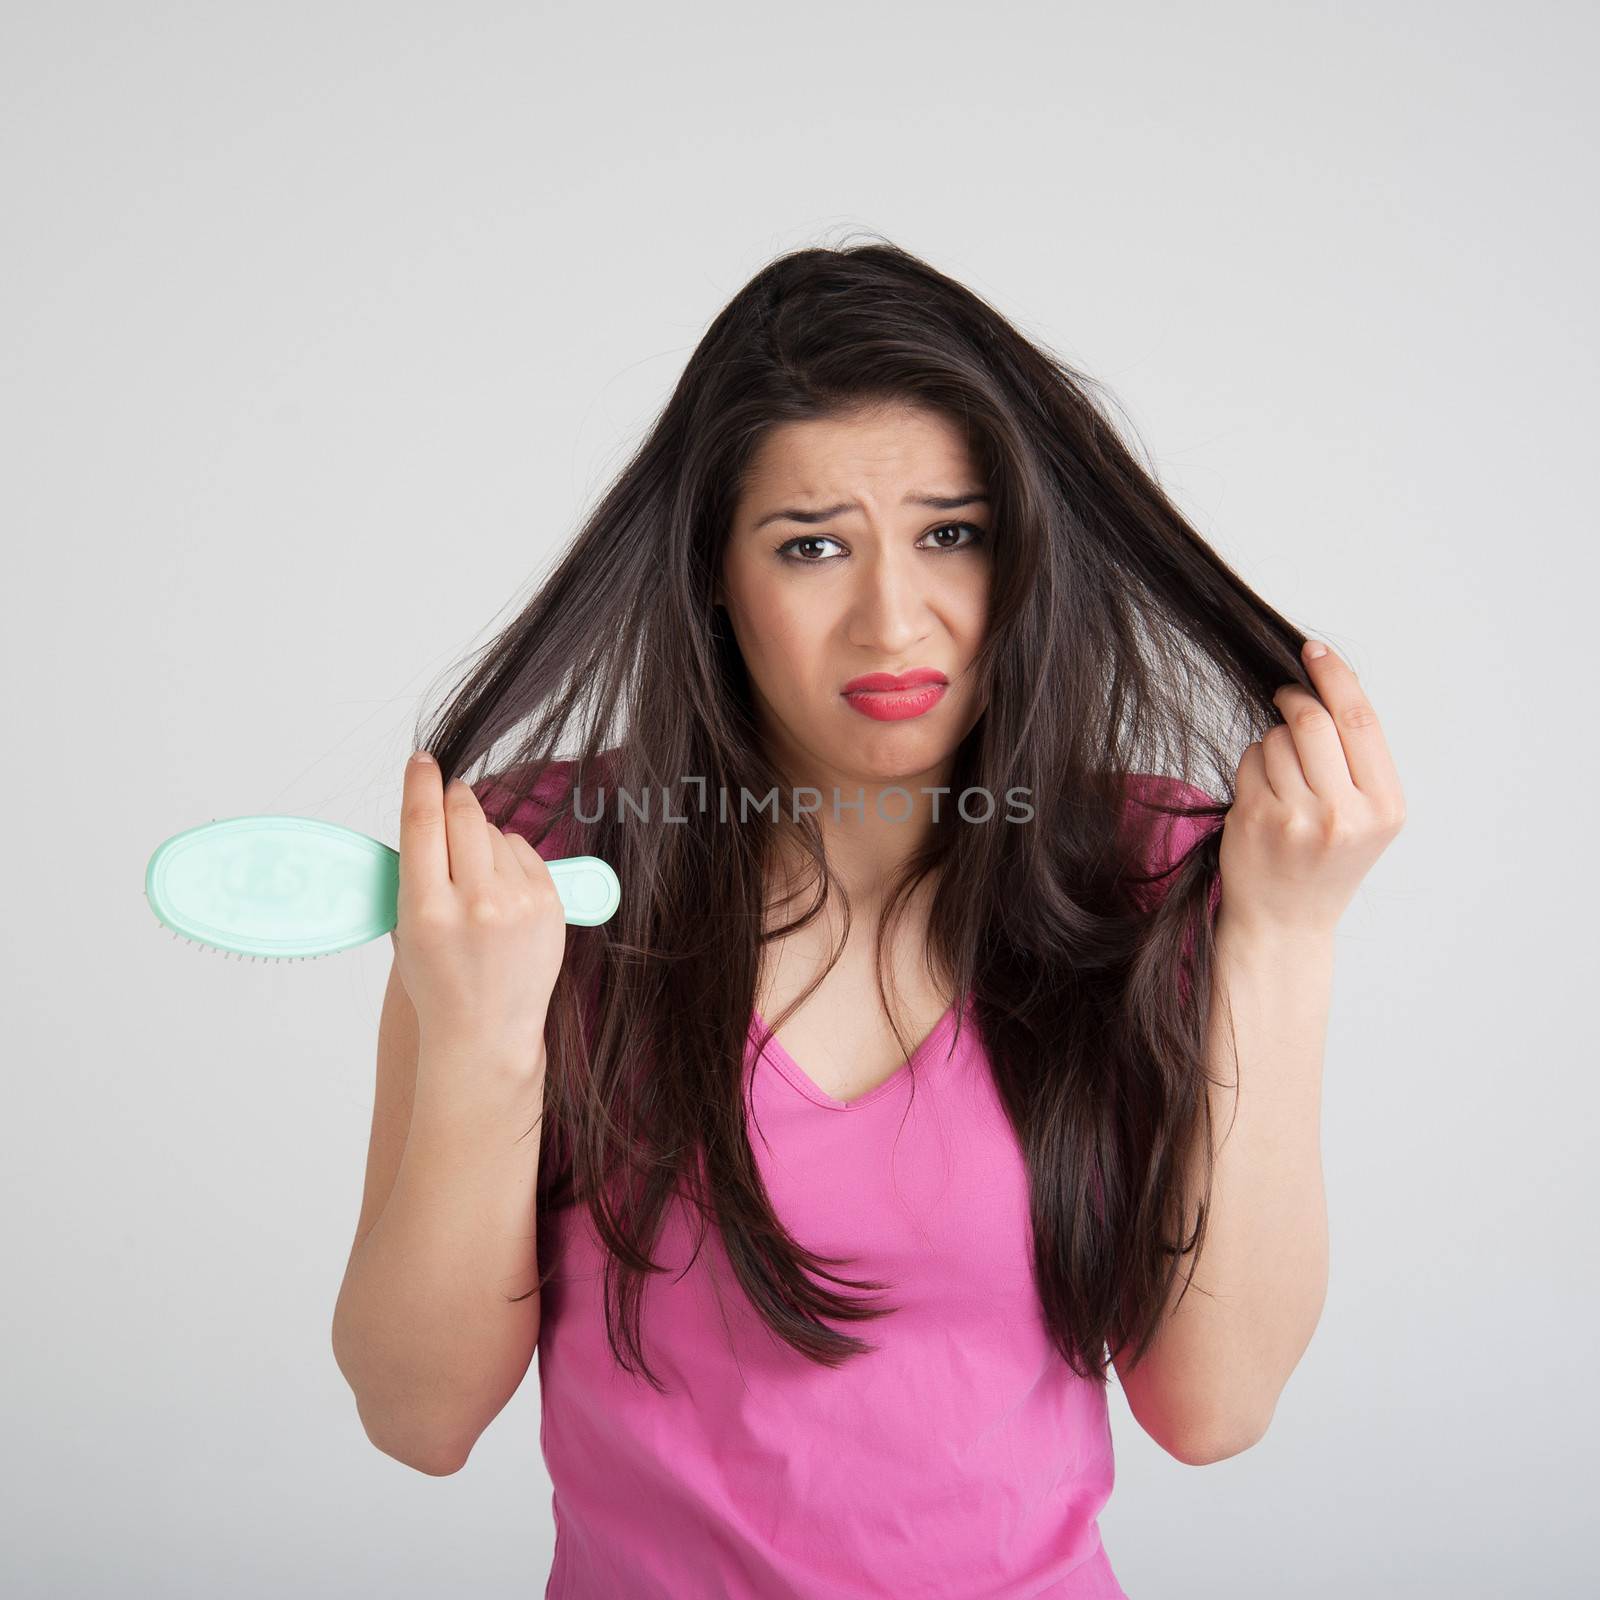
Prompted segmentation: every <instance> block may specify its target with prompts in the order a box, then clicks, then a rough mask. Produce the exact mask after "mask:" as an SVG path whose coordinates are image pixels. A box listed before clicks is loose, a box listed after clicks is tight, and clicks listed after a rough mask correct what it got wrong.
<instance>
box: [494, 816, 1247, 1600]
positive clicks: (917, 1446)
mask: <svg viewBox="0 0 1600 1600" xmlns="http://www.w3.org/2000/svg"><path fill="white" fill-rule="evenodd" d="M491 788H492V786H491ZM1177 792H1180V793H1182V794H1183V795H1184V796H1185V798H1189V799H1193V798H1196V797H1199V791H1197V790H1194V789H1191V788H1188V787H1187V786H1177ZM480 797H481V798H485V799H486V809H489V805H488V800H489V798H490V795H489V791H488V790H486V789H480ZM524 814H525V815H526V813H524ZM490 815H491V816H492V817H494V816H495V815H496V814H495V812H494V811H493V810H490ZM496 820H499V819H498V818H497V819H496ZM501 825H502V826H506V825H507V824H506V823H505V822H503V821H502V822H501ZM1164 826H1165V825H1164ZM1192 837H1193V825H1187V826H1186V829H1185V831H1184V833H1183V836H1182V837H1181V838H1176V836H1174V838H1175V844H1176V848H1177V849H1182V848H1184V847H1186V846H1187V844H1188V843H1189V842H1190V840H1191V839H1192ZM541 853H543V854H544V855H546V857H547V858H548V857H551V856H554V855H556V854H560V853H564V851H563V849H562V847H561V845H560V844H559V842H552V841H550V840H547V841H546V842H545V843H544V845H542V846H541ZM1214 907H1215V901H1213V909H1214ZM763 1031H764V1027H763V1024H762V1019H761V1018H760V1017H752V1019H751V1024H750V1031H749V1034H748V1036H747V1041H746V1049H745V1075H744V1082H745V1091H746V1095H747V1116H748V1119H749V1125H750V1136H751V1142H752V1145H753V1147H754V1152H755V1156H756V1160H757V1163H758V1166H759V1168H760V1171H761V1175H762V1178H763V1180H764V1182H765V1184H766V1187H767V1191H768V1193H769V1194H770V1196H771V1198H772V1203H773V1206H774V1208H775V1209H776V1211H777V1214H778V1216H779V1218H780V1219H781V1220H782V1221H783V1223H784V1225H785V1226H786V1227H787V1228H788V1229H789V1230H790V1231H791V1232H792V1233H793V1234H794V1235H795V1237H796V1238H797V1239H798V1240H799V1241H800V1242H801V1243H802V1244H803V1245H805V1246H806V1247H808V1248H809V1249H812V1250H814V1251H817V1252H819V1253H821V1254H823V1255H832V1256H839V1257H846V1258H849V1260H848V1264H847V1265H846V1266H844V1267H842V1268H840V1269H839V1270H840V1271H841V1273H842V1274H843V1275H844V1276H847V1277H852V1278H871V1279H877V1280H879V1281H881V1282H884V1283H886V1284H888V1285H890V1286H891V1287H890V1288H889V1289H888V1290H887V1291H886V1292H885V1293H884V1295H883V1296H882V1297H881V1300H880V1302H879V1303H882V1304H888V1305H892V1306H893V1307H895V1309H894V1310H893V1311H891V1312H890V1314H889V1315H888V1316H885V1317H881V1318H878V1319H876V1320H874V1321H868V1322H864V1323H858V1324H855V1325H854V1326H853V1327H852V1328H851V1330H850V1331H852V1332H854V1333H856V1334H858V1335H859V1336H860V1337H862V1338H863V1339H865V1340H867V1341H868V1342H870V1343H873V1344H876V1345H878V1346H879V1348H878V1349H877V1350H876V1351H874V1352H872V1353H870V1354H867V1355H864V1356H856V1357H852V1358H850V1359H848V1360H847V1361H845V1362H844V1364H843V1365H842V1366H841V1367H840V1368H839V1369H837V1370H829V1369H828V1368H826V1367H822V1366H818V1365H817V1364H815V1363H814V1362H811V1361H809V1360H807V1359H806V1358H805V1357H803V1356H801V1355H800V1354H798V1353H797V1352H796V1351H794V1350H792V1349H790V1347H789V1346H787V1345H786V1344H784V1343H783V1342H782V1341H780V1340H779V1339H777V1338H776V1336H775V1335H773V1334H772V1333H771V1332H770V1330H768V1328H767V1327H766V1325H765V1323H763V1322H762V1321H761V1319H760V1318H759V1317H758V1316H757V1315H756V1314H755V1312H754V1311H753V1310H752V1309H751V1308H750V1306H749V1304H748V1302H747V1301H746V1299H745V1296H744V1294H743V1291H742V1290H741V1289H740V1287H739V1285H738V1281H737V1279H736V1278H735V1277H734V1275H733V1271H732V1268H731V1266H730V1265H729V1263H728V1260H727V1256H726V1254H725V1252H724V1250H723V1247H722V1242H721V1237H720V1235H719V1234H718V1233H717V1232H716V1230H715V1229H714V1228H713V1229H711V1230H710V1231H709V1232H708V1233H707V1235H706V1238H705V1242H704V1245H703V1247H702V1248H701V1250H700V1252H699V1255H698V1257H697V1258H695V1259H694V1260H693V1262H692V1264H691V1257H693V1256H694V1247H695V1239H696V1233H697V1223H696V1221H695V1219H694V1217H693V1215H692V1214H691V1213H690V1212H689V1211H687V1210H686V1209H685V1207H684V1205H683V1203H682V1202H681V1201H675V1202H674V1203H673V1206H672V1207H671V1209H669V1211H668V1214H667V1222H666V1226H665V1228H664V1230H663V1233H662V1236H661V1239H660V1241H659V1242H658V1244H657V1246H656V1249H655V1259H656V1260H657V1262H659V1263H661V1264H663V1265H665V1266H667V1267H668V1268H670V1271H668V1272H667V1273H664V1274H658V1275H653V1276H651V1277H650V1278H649V1279H648V1280H647V1281H646V1284H645V1288H644V1294H643V1300H642V1323H641V1329H642V1338H643V1340H644V1348H645V1353H646V1355H647V1356H648V1357H649V1359H650V1362H651V1365H652V1366H653V1367H654V1369H655V1371H656V1373H657V1375H658V1376H659V1377H660V1378H661V1380H662V1381H663V1383H665V1384H666V1385H667V1386H668V1391H669V1392H668V1393H667V1394H665V1395H663V1394H660V1393H658V1392H657V1391H656V1390H655V1389H653V1388H652V1387H651V1386H650V1385H649V1383H648V1382H646V1381H645V1380H644V1379H643V1378H636V1377H634V1376H632V1375H631V1374H629V1373H627V1372H625V1371H623V1370H622V1369H621V1368H620V1367H618V1366H617V1364H616V1362H615V1360H614V1358H613V1356H612V1352H611V1348H610V1345H609V1343H608V1342H607V1339H606V1322H605V1304H604V1278H603V1271H604V1260H603V1256H602V1253H601V1248H600V1245H599V1243H598V1241H597V1239H596V1238H595V1235H594V1232H593V1229H592V1226H591V1223H590V1219H589V1215H588V1211H587V1209H586V1208H584V1207H581V1206H569V1207H567V1208H565V1209H563V1210H560V1211H556V1212H554V1213H541V1215H540V1218H539V1229H540V1244H541V1254H543V1253H544V1251H545V1250H546V1249H548V1250H549V1251H550V1252H552V1254H551V1256H550V1258H549V1259H550V1260H551V1261H553V1263H554V1276H553V1277H552V1278H551V1280H550V1281H549V1282H548V1283H547V1284H546V1285H545V1288H544V1291H543V1295H542V1298H541V1305H540V1335H539V1344H538V1349H537V1360H538V1368H539V1383H540V1390H541V1396H542V1407H543V1414H542V1419H541V1422H540V1430H539V1434H540V1445H541V1448H542V1450H543V1454H544V1459H545V1464H546V1467H547V1469H548V1471H549V1474H550V1478H551V1482H552V1484H553V1486H554V1494H553V1497H552V1510H553V1513H554V1518H555V1525H556V1549H555V1558H554V1563H553V1566H552V1568H551V1572H550V1577H549V1582H548V1586H547V1588H546V1590H545V1596H546V1600H834V1597H837V1600H949V1597H952V1596H959V1597H963V1600H967V1597H976V1596H984V1597H985V1600H1024V1597H1026V1600H1127V1597H1126V1594H1125V1592H1124V1590H1123V1589H1122V1587H1121V1585H1120V1584H1119V1583H1118V1581H1117V1579H1116V1577H1115V1575H1114V1574H1113V1572H1112V1568H1111V1564H1110V1561H1109V1560H1108V1558H1107V1555H1106V1552H1105V1550H1104V1548H1103V1547H1102V1545H1101V1541H1100V1530H1099V1526H1098V1523H1097V1520H1096V1519H1097V1517H1098V1515H1099V1512H1100V1510H1101V1508H1102V1506H1104V1505H1105V1503H1106V1501H1107V1499H1108V1497H1109V1496H1110V1493H1111V1488H1112V1483H1113V1479H1114V1466H1113V1459H1112V1441H1111V1428H1110V1421H1109V1417H1108V1413H1107V1402H1106V1395H1105V1391H1104V1390H1103V1389H1102V1388H1101V1387H1100V1386H1099V1385H1097V1384H1095V1383H1094V1382H1092V1381H1091V1380H1088V1379H1084V1378H1080V1377H1078V1376H1077V1375H1076V1374H1074V1373H1073V1371H1072V1370H1071V1368H1070V1367H1068V1366H1067V1364H1066V1362H1065V1361H1064V1360H1063V1359H1062V1358H1061V1356H1060V1355H1059V1353H1058V1352H1057V1351H1056V1350H1055V1349H1054V1347H1053V1346H1052V1345H1051V1343H1050V1341H1049V1338H1048V1336H1047V1334H1046V1331H1045V1326H1044V1319H1043V1315H1042V1313H1041V1310H1040V1307H1039V1301H1038V1294H1037V1291H1036V1289H1035V1287H1034V1283H1033V1276H1032V1244H1031V1221H1030V1216H1029V1208H1028V1189H1027V1173H1026V1170H1025V1167H1024V1163H1023V1160H1022V1154H1021V1150H1020V1147H1019V1145H1018V1143H1017V1140H1016V1136H1015V1134H1014V1132H1013V1131H1012V1128H1011V1124H1010V1122H1009V1121H1008V1120H1007V1118H1006V1115H1005V1112H1004V1109H1003V1108H1002V1106H1001V1104H1000V1101H999V1098H998V1095H997V1093H996V1091H995V1088H994V1084H993V1081H992V1078H991V1074H990V1071H989V1065H988V1060H987V1057H986V1056H985V1053H984V1050H983V1045H982V1041H981V1039H980V1038H979V1036H978V1033H977V1029H976V1026H975V1024H974V1020H973V1017H972V1015H971V1013H970V1011H969V1012H968V1013H967V1014H966V1016H965V1018H964V1025H963V1027H962V1029H961V1031H960V1038H959V1042H958V1041H957V1038H956V1017H955V1013H954V1010H953V1009H952V1010H951V1011H948V1012H946V1013H945V1015H944V1017H943V1018H942V1019H941V1020H940V1022H939V1023H938V1024H937V1025H936V1026H935V1028H934V1029H933V1031H932V1033H931V1034H930V1035H929V1036H928V1038H926V1039H925V1040H923V1041H922V1043H921V1044H920V1045H919V1046H918V1048H917V1049H916V1051H915V1052H914V1053H913V1055H912V1057H911V1059H910V1061H909V1062H908V1063H907V1064H906V1065H904V1066H902V1067H901V1068H900V1070H899V1071H898V1072H897V1073H896V1074H895V1076H893V1077H892V1078H890V1079H889V1080H888V1081H886V1082H885V1083H882V1084H880V1085H879V1086H878V1087H877V1088H875V1089H873V1090H872V1091H870V1092H869V1093H867V1094H865V1095H862V1096H861V1097H859V1098H858V1099H855V1100H852V1101H850V1102H848V1103H847V1102H844V1101H840V1100H837V1099H835V1098H833V1097H832V1096H830V1095H828V1094H825V1093H824V1092H823V1091H822V1090H821V1089H820V1088H818V1087H817V1085H816V1084H815V1083H814V1082H813V1081H812V1080H811V1079H810V1078H809V1077H808V1076H807V1074H806V1072H805V1070H804V1068H803V1067H802V1066H801V1065H800V1064H799V1063H798V1062H796V1061H795V1060H794V1059H793V1058H792V1057H790V1055H789V1054H788V1052H787V1051H786V1050H785V1049H784V1048H783V1046H782V1045H781V1044H779V1043H778V1042H777V1041H776V1040H775V1039H774V1040H771V1041H769V1042H768V1044H767V1046H766V1049H765V1051H764V1052H762V1053H761V1054H759V1055H758V1054H757V1050H756V1041H757V1039H758V1037H759V1034H760V1033H761V1032H763Z"/></svg>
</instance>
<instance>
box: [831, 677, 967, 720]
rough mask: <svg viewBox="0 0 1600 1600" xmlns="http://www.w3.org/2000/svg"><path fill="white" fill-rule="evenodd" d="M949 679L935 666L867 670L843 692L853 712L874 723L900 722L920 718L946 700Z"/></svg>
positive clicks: (850, 682)
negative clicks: (891, 670) (898, 669)
mask: <svg viewBox="0 0 1600 1600" xmlns="http://www.w3.org/2000/svg"><path fill="white" fill-rule="evenodd" d="M949 687H950V680H949V679H948V678H946V677H945V675H944V674H943V673H942V672H937V671H935V670H934V669H933V668H932V667H913V668H912V669H911V671H909V672H899V673H895V672H866V673H863V674H862V675H861V676H860V677H859V678H852V679H851V680H850V681H849V683H847V684H846V685H845V686H844V688H843V689H842V690H840V694H841V695H842V696H843V698H844V703H845V704H846V705H847V706H849V707H850V709H851V710H852V711H859V712H860V713H861V714H862V715H863V716H866V717H871V718H872V719H873V721H874V722H900V721H902V720H904V719H905V718H906V717H920V716H921V715H922V714H923V712H925V711H931V710H932V709H933V708H934V707H935V706H936V705H938V703H939V702H940V701H941V700H942V699H944V696H945V691H946V690H947V689H948V688H949Z"/></svg>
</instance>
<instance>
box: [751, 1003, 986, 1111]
mask: <svg viewBox="0 0 1600 1600" xmlns="http://www.w3.org/2000/svg"><path fill="white" fill-rule="evenodd" d="M955 1025H956V1008H955V1007H954V1006H953V1005H951V1006H946V1007H945V1010H944V1015H943V1016H941V1017H940V1018H939V1020H938V1021H937V1022H936V1023H934V1025H933V1027H932V1028H931V1029H930V1030H929V1032H928V1035H927V1037H926V1038H925V1039H924V1040H923V1041H922V1043H921V1044H919V1045H918V1046H917V1047H916V1049H915V1050H913V1051H912V1052H911V1054H910V1055H909V1056H908V1057H907V1058H906V1059H905V1060H904V1061H903V1062H901V1064H900V1066H899V1067H898V1068H897V1069H896V1070H895V1071H894V1072H893V1073H892V1074H891V1075H890V1076H889V1077H888V1078H886V1079H885V1080H884V1081H883V1082H882V1083H879V1084H874V1085H873V1087H872V1088H870V1089H868V1090H867V1091H866V1093H865V1094H858V1095H857V1096H856V1097H855V1099H854V1100H840V1099H837V1098H836V1097H835V1096H833V1095H831V1094H829V1093H828V1092H827V1091H826V1090H825V1089H824V1088H822V1086H821V1085H820V1084H819V1083H818V1082H817V1081H816V1079H815V1078H813V1077H812V1076H811V1074H810V1073H809V1072H807V1071H806V1069H805V1068H804V1067H802V1066H801V1065H800V1063H799V1062H798V1061H796V1060H795V1058H794V1057H793V1056H792V1055H791V1054H790V1053H789V1051H788V1048H787V1047H786V1046H785V1045H784V1043H783V1041H782V1040H781V1039H779V1038H778V1037H777V1035H776V1034H773V1035H771V1037H770V1038H768V1039H767V1051H766V1054H767V1059H768V1060H769V1061H770V1062H771V1063H772V1065H773V1066H775V1067H776V1068H777V1069H778V1071H779V1072H781V1073H782V1074H783V1075H784V1077H786V1078H787V1079H788V1080H789V1082H790V1083H792V1084H793V1085H794V1086H795V1088H797V1089H798V1090H799V1091H800V1093H801V1094H803V1095H804V1096H805V1097H806V1099H808V1100H812V1101H815V1102H816V1104H817V1105H819V1106H824V1107H826V1108H827V1109H829V1110H831V1111H858V1110H860V1109H861V1108H862V1107H864V1106H869V1105H871V1104H872V1103H873V1101H875V1100H876V1099H877V1098H878V1096H879V1095H884V1094H888V1093H890V1092H891V1091H892V1090H893V1088H894V1086H895V1083H896V1082H897V1080H899V1079H900V1078H902V1077H904V1076H905V1075H906V1074H907V1073H908V1072H914V1071H915V1070H916V1069H917V1067H918V1066H920V1065H921V1064H922V1062H923V1061H924V1060H926V1058H927V1057H928V1055H929V1053H930V1052H932V1051H934V1050H937V1049H938V1048H939V1047H940V1046H941V1044H942V1043H943V1042H944V1041H945V1040H946V1039H948V1038H949V1036H950V1033H951V1030H952V1029H953V1028H954V1027H955ZM767 1033H768V1028H767V1023H766V1020H765V1018H763V1017H762V1015H761V1013H760V1012H759V1011H756V1012H753V1013H752V1014H751V1018H750V1034H749V1040H750V1042H751V1043H752V1044H759V1043H760V1041H761V1039H762V1037H763V1036H765V1035H766V1034H767Z"/></svg>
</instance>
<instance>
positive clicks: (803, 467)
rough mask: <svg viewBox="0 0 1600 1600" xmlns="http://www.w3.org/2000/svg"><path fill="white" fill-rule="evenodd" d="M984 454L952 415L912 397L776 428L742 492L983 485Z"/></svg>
mask: <svg viewBox="0 0 1600 1600" xmlns="http://www.w3.org/2000/svg"><path fill="white" fill-rule="evenodd" d="M976 473H977V461H976V459H975V457H974V455H973V453H972V451H971V449H970V447H969V446H968V443H967V439H966V435H965V434H964V432H963V431H962V429H961V428H960V427H959V426H958V425H957V424H956V423H955V422H954V421H953V420H952V419H951V418H949V417H946V416H944V415H943V414H942V413H940V412H937V411H929V410H925V409H921V408H915V407H911V406H907V405H896V406H892V407H882V408H878V409H876V410H872V411H856V412H851V413H848V414H845V415H840V416H835V417H827V418H820V417H819V418H815V419H812V420H808V421H805V422H785V423H779V424H778V425H777V426H776V427H773V428H770V429H769V430H768V431H767V433H766V434H765V436H764V437H763V438H762V440H761V443H760V444H759V445H758V446H757V448H756V450H755V452H754V454H753V455H752V457H751V460H750V465H749V468H748V470H747V471H746V473H745V478H744V488H743V493H742V495H741V500H742V501H743V503H745V504H746V505H748V504H750V503H751V501H752V500H753V499H754V498H755V497H757V496H767V495H772V494H781V495H784V496H788V497H794V498H798V499H805V498H807V497H811V498H815V499H818V500H828V499H832V498H836V497H841V496H844V495H848V494H850V493H853V492H854V490H855V489H857V488H859V487H862V486H865V485H870V484H881V485H885V486H888V487H890V488H893V487H895V486H897V485H903V486H905V487H907V488H921V489H927V490H929V491H931V492H936V493H937V492H950V491H953V490H955V489H957V488H971V487H974V486H976V485H977V482H978V480H977V476H976Z"/></svg>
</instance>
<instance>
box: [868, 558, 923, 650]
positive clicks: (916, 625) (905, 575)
mask: <svg viewBox="0 0 1600 1600" xmlns="http://www.w3.org/2000/svg"><path fill="white" fill-rule="evenodd" d="M856 582H857V588H856V593H855V594H854V596H853V597H852V601H851V606H850V627H849V633H848V638H849V641H850V643H851V644H852V645H854V646H856V647H857V648H859V649H860V650H861V651H863V652H864V653H867V654H872V655H879V656H902V655H904V654H905V653H906V652H907V651H908V650H910V649H911V648H912V647H913V646H914V645H916V644H918V643H919V642H920V641H921V640H923V639H925V638H926V637H927V635H928V631H929V613H928V597H927V594H926V593H925V592H924V590H925V583H924V579H923V575H922V574H921V573H919V572H918V570H917V568H916V565H915V563H914V562H913V561H911V560H902V559H901V558H900V554H899V552H896V551H890V550H885V549H881V548H880V549H879V551H878V552H877V554H876V555H874V556H871V557H868V558H866V559H865V560H863V561H862V562H861V564H860V566H859V567H858V568H857V579H856Z"/></svg>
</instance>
